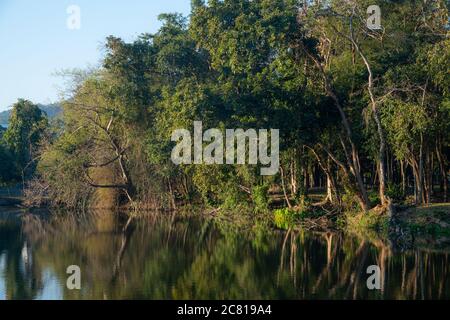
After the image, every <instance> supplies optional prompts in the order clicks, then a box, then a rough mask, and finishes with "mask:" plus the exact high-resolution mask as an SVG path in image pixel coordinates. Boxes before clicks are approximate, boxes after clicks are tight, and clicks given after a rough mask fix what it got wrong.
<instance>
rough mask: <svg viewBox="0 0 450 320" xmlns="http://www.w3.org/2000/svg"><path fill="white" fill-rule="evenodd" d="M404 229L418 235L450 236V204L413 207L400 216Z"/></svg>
mask: <svg viewBox="0 0 450 320" xmlns="http://www.w3.org/2000/svg"><path fill="white" fill-rule="evenodd" d="M399 220H400V223H401V224H402V226H403V227H404V228H407V229H409V230H410V231H411V232H413V233H416V234H430V235H434V236H449V235H450V203H438V204H430V205H427V206H420V207H413V208H410V209H408V210H405V211H403V212H401V213H400V214H399Z"/></svg>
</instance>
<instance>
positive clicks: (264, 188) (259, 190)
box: [252, 185, 269, 212]
mask: <svg viewBox="0 0 450 320" xmlns="http://www.w3.org/2000/svg"><path fill="white" fill-rule="evenodd" d="M268 192H269V186H268V185H259V186H255V187H254V188H253V189H252V199H253V204H254V205H255V210H256V211H258V212H266V211H268V210H269V197H268Z"/></svg>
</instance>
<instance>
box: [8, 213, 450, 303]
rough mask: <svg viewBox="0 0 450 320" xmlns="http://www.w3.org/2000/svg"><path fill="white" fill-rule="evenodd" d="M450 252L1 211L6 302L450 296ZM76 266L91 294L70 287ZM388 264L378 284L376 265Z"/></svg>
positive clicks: (210, 226)
mask: <svg viewBox="0 0 450 320" xmlns="http://www.w3.org/2000/svg"><path fill="white" fill-rule="evenodd" d="M448 253H449V251H447V250H440V251H436V250H435V251H427V250H426V249H410V250H407V251H403V252H399V251H395V250H393V249H392V248H391V247H390V245H389V244H387V243H385V242H384V241H382V240H379V239H375V240H374V239H370V240H368V239H363V238H361V237H356V236H350V235H346V234H343V233H332V232H329V233H313V232H306V231H305V232H293V231H287V232H280V231H271V230H266V229H263V228H258V227H255V228H254V229H253V230H252V231H250V232H248V231H246V232H239V231H236V229H235V228H232V227H231V226H230V225H227V224H219V223H218V222H217V221H215V220H211V219H203V218H198V217H197V218H195V217H190V218H186V217H179V216H176V215H173V214H157V213H154V214H150V213H149V214H148V215H146V216H144V217H140V218H134V219H131V218H129V217H126V216H124V215H121V214H118V213H114V212H108V211H97V212H93V213H91V214H85V215H74V214H67V213H55V214H52V215H45V214H29V213H27V214H25V213H18V212H11V213H9V214H6V213H2V214H1V215H0V299H431V298H434V299H449V298H450V264H449V257H448ZM70 265H78V266H80V268H81V290H69V289H67V287H66V280H67V277H68V275H67V274H66V269H67V267H68V266H70ZM370 265H378V266H379V267H380V270H381V275H380V276H381V288H380V290H368V288H367V285H366V281H367V278H368V277H369V275H368V274H367V273H366V270H367V267H368V266H370Z"/></svg>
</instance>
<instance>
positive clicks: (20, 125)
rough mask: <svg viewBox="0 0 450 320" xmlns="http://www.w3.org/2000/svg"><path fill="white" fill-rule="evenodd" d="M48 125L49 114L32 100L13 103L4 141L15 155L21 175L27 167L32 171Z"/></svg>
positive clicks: (20, 100)
mask: <svg viewBox="0 0 450 320" xmlns="http://www.w3.org/2000/svg"><path fill="white" fill-rule="evenodd" d="M47 127H48V120H47V116H46V115H45V114H44V113H43V112H42V111H41V110H40V109H39V108H38V107H37V106H36V105H34V104H33V103H32V102H30V101H28V100H23V99H19V100H18V102H17V103H15V104H14V105H13V109H12V113H11V117H10V119H9V126H8V129H7V130H6V131H5V133H4V135H3V141H4V145H5V146H6V148H7V149H8V151H9V152H10V153H11V155H12V156H13V157H14V162H15V163H16V165H17V170H18V171H19V172H18V174H19V175H21V174H23V173H24V172H23V171H24V170H26V169H29V170H28V172H32V169H33V166H32V163H33V162H34V161H35V159H34V155H35V153H36V151H37V149H38V146H39V143H40V141H41V138H42V137H43V136H44V132H45V130H46V128H47Z"/></svg>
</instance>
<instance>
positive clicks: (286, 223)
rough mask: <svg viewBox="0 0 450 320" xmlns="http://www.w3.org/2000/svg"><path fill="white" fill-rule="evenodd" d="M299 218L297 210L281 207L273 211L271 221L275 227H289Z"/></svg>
mask: <svg viewBox="0 0 450 320" xmlns="http://www.w3.org/2000/svg"><path fill="white" fill-rule="evenodd" d="M300 218H301V214H300V213H299V212H298V211H295V210H292V209H289V208H283V209H276V210H274V211H273V222H274V224H275V226H276V227H277V228H280V229H286V230H287V229H289V228H291V227H293V226H295V225H296V223H298V221H299V220H300Z"/></svg>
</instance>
